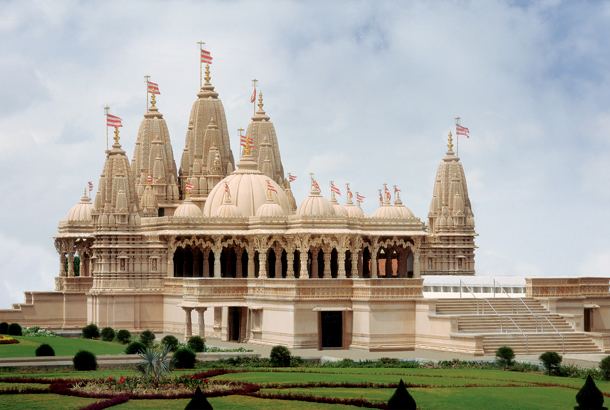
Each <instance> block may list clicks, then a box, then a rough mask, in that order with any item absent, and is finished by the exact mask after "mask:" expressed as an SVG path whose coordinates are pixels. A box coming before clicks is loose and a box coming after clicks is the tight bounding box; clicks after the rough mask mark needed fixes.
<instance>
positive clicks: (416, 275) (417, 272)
mask: <svg viewBox="0 0 610 410" xmlns="http://www.w3.org/2000/svg"><path fill="white" fill-rule="evenodd" d="M405 265H406V263H405ZM413 277H414V278H419V277H421V271H420V266H419V251H415V252H414V253H413Z"/></svg>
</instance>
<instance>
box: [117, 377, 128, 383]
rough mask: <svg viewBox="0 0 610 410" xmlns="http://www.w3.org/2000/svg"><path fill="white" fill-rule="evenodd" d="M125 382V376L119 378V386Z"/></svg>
mask: <svg viewBox="0 0 610 410" xmlns="http://www.w3.org/2000/svg"><path fill="white" fill-rule="evenodd" d="M125 380H127V379H126V378H125V376H121V378H120V379H119V384H123V383H125Z"/></svg>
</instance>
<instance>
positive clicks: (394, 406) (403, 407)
mask: <svg viewBox="0 0 610 410" xmlns="http://www.w3.org/2000/svg"><path fill="white" fill-rule="evenodd" d="M388 410H417V403H415V399H414V398H413V397H412V396H411V394H409V392H408V391H407V387H406V386H405V383H404V382H403V381H402V379H400V383H398V387H397V388H396V391H394V394H393V395H392V397H390V400H388Z"/></svg>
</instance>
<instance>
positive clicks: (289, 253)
mask: <svg viewBox="0 0 610 410" xmlns="http://www.w3.org/2000/svg"><path fill="white" fill-rule="evenodd" d="M286 263H287V265H288V266H286V277H287V278H289V279H294V250H293V249H287V250H286Z"/></svg>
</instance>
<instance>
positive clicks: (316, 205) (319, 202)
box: [297, 180, 335, 218]
mask: <svg viewBox="0 0 610 410" xmlns="http://www.w3.org/2000/svg"><path fill="white" fill-rule="evenodd" d="M297 214H298V215H299V216H305V217H315V218H323V217H328V216H335V209H334V208H333V206H332V204H331V203H330V202H329V201H328V200H327V199H326V198H324V197H323V196H322V195H321V194H320V187H319V186H318V183H317V182H316V181H315V180H312V184H311V192H310V194H309V196H308V197H307V198H305V200H304V201H303V202H301V205H300V206H299V209H298V211H297Z"/></svg>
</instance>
